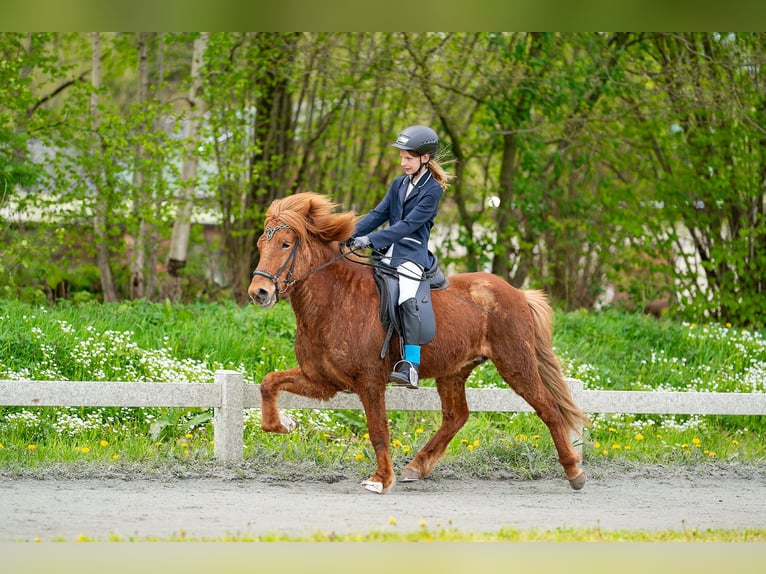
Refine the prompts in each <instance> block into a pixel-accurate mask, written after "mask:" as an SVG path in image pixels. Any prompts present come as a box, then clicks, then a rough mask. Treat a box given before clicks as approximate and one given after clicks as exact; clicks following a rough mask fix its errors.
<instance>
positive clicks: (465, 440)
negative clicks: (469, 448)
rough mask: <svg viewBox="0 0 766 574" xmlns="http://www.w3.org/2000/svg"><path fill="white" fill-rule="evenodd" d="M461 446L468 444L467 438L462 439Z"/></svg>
mask: <svg viewBox="0 0 766 574" xmlns="http://www.w3.org/2000/svg"><path fill="white" fill-rule="evenodd" d="M460 444H468V439H467V438H461V439H460Z"/></svg>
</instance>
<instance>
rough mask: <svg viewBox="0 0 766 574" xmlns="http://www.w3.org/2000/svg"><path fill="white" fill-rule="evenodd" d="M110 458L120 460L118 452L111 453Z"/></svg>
mask: <svg viewBox="0 0 766 574" xmlns="http://www.w3.org/2000/svg"><path fill="white" fill-rule="evenodd" d="M112 460H120V455H119V454H113V455H112Z"/></svg>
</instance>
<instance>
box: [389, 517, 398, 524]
mask: <svg viewBox="0 0 766 574" xmlns="http://www.w3.org/2000/svg"><path fill="white" fill-rule="evenodd" d="M388 523H389V524H390V525H391V526H396V518H394V517H393V516H389V517H388Z"/></svg>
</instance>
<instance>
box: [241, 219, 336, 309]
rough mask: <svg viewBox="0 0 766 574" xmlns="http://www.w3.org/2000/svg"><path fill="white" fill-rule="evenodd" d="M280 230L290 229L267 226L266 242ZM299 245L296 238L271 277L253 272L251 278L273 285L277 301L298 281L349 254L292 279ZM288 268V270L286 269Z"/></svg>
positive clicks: (298, 240)
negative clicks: (285, 257) (284, 273)
mask: <svg viewBox="0 0 766 574" xmlns="http://www.w3.org/2000/svg"><path fill="white" fill-rule="evenodd" d="M280 229H292V228H291V227H290V226H289V225H284V224H282V225H277V226H276V227H269V226H268V225H267V226H266V227H265V229H264V230H263V232H264V234H265V235H266V241H271V239H272V238H273V237H274V234H275V233H276V232H277V231H279V230H280ZM300 244H301V238H300V237H297V238H296V240H295V244H294V245H293V248H292V249H291V250H290V253H289V254H288V256H287V259H285V262H284V263H282V266H281V267H280V268H279V270H278V271H277V272H276V273H275V274H274V275H272V274H271V273H269V272H267V271H261V270H260V269H256V270H255V271H253V277H255V276H256V275H258V276H260V277H266V279H268V280H269V281H271V282H272V283H274V288H275V290H276V291H275V293H276V300H277V301H279V296H280V295H284V294H285V293H286V292H287V290H288V289H289V288H290V287H292V286H293V285H295V284H296V283H297V282H298V281H302V280H303V279H305V278H306V277H308V276H310V275H313V274H314V273H316V272H317V271H321V270H322V269H324V268H325V267H329V266H330V265H332V264H333V263H336V262H337V261H339V260H341V259H345V258H346V257H347V256H348V254H349V253H350V252H348V251H346V252H341V254H340V255H338V256H337V257H336V258H334V259H331V260H330V261H327V262H326V263H323V264H322V265H319V266H318V267H315V268H314V269H312V270H311V271H309V272H308V273H306V275H304V276H303V277H299V278H293V273H294V272H295V260H296V256H297V254H298V247H299V246H300ZM288 266H289V269H288ZM285 269H287V275H286V276H285V278H284V279H280V278H279V277H280V275H282V273H283V272H284V270H285ZM280 283H282V284H283V287H282V288H280V287H279V285H280Z"/></svg>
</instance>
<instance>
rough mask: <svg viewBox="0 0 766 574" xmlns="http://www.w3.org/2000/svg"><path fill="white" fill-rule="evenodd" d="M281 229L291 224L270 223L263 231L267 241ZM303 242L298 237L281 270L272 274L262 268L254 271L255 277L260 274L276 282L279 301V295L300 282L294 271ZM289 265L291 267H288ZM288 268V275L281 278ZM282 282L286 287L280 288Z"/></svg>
mask: <svg viewBox="0 0 766 574" xmlns="http://www.w3.org/2000/svg"><path fill="white" fill-rule="evenodd" d="M280 229H290V226H289V225H277V226H276V227H269V226H268V225H267V226H266V228H265V229H264V230H263V232H264V233H265V234H266V241H271V239H272V238H273V237H274V234H275V233H276V232H277V231H279V230H280ZM300 244H301V238H300V237H297V238H296V240H295V243H294V244H293V248H292V249H291V250H290V254H289V255H288V256H287V259H285V262H284V263H282V267H280V268H279V270H278V271H277V272H276V273H275V274H274V275H272V274H271V273H269V272H267V271H261V270H260V269H256V270H255V271H253V277H255V276H256V275H259V276H261V277H266V279H268V280H270V281H271V282H272V283H274V288H275V289H276V298H277V301H279V296H280V295H284V294H285V293H286V292H287V290H288V289H289V288H290V287H292V286H293V285H295V284H296V283H297V282H298V279H293V273H294V272H295V259H296V256H297V254H298V246H299V245H300ZM288 265H289V269H288ZM285 269H287V275H286V276H285V278H284V279H280V278H279V276H280V275H282V272H283V271H284V270H285ZM280 282H282V283H283V284H284V288H280V287H279V284H280Z"/></svg>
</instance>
